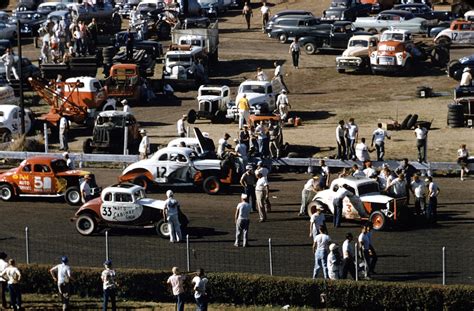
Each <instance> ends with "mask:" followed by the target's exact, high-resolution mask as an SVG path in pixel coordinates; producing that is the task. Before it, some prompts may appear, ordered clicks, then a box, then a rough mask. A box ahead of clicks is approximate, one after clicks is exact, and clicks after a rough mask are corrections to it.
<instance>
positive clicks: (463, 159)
mask: <svg viewBox="0 0 474 311" xmlns="http://www.w3.org/2000/svg"><path fill="white" fill-rule="evenodd" d="M468 158H469V151H468V150H467V148H466V144H461V146H460V148H459V149H458V159H457V162H458V164H459V165H461V181H464V173H466V174H467V173H469V169H468V168H467V162H468Z"/></svg>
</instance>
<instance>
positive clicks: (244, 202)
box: [234, 193, 250, 247]
mask: <svg viewBox="0 0 474 311" xmlns="http://www.w3.org/2000/svg"><path fill="white" fill-rule="evenodd" d="M249 215H250V205H249V203H248V196H247V195H246V194H245V193H242V194H241V195H240V203H239V204H237V207H236V209H235V215H234V218H235V243H234V246H235V247H239V245H240V244H239V243H240V237H242V246H243V247H247V246H249V245H248V242H247V241H248V232H249V224H250V220H249Z"/></svg>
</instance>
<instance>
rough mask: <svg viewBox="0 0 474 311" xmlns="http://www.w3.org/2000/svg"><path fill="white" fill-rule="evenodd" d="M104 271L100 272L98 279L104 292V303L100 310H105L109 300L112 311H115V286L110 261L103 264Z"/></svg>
mask: <svg viewBox="0 0 474 311" xmlns="http://www.w3.org/2000/svg"><path fill="white" fill-rule="evenodd" d="M104 268H105V270H104V271H102V274H101V275H100V278H101V280H102V288H103V290H104V303H103V306H102V310H104V311H105V310H107V307H108V304H109V300H110V303H111V304H112V311H115V310H116V309H117V308H116V306H115V290H116V287H117V284H116V283H115V270H113V269H112V260H110V259H107V260H106V261H105V262H104Z"/></svg>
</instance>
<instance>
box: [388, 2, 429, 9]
mask: <svg viewBox="0 0 474 311" xmlns="http://www.w3.org/2000/svg"><path fill="white" fill-rule="evenodd" d="M425 6H426V7H429V6H427V5H426V4H424V3H406V4H397V5H394V6H393V7H394V8H395V9H398V8H409V7H425Z"/></svg>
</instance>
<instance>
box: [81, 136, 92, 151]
mask: <svg viewBox="0 0 474 311" xmlns="http://www.w3.org/2000/svg"><path fill="white" fill-rule="evenodd" d="M82 151H83V152H84V153H92V151H93V148H92V139H91V138H87V139H86V140H85V141H84V143H83V144H82Z"/></svg>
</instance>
